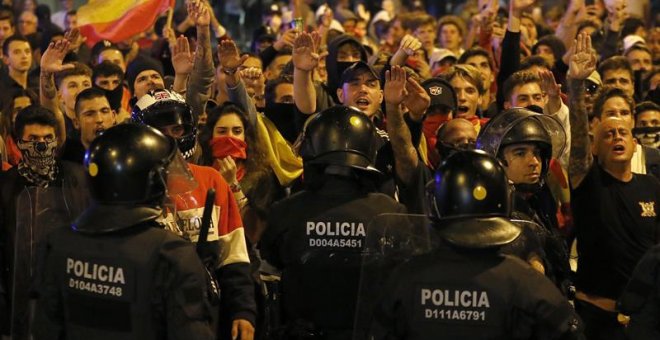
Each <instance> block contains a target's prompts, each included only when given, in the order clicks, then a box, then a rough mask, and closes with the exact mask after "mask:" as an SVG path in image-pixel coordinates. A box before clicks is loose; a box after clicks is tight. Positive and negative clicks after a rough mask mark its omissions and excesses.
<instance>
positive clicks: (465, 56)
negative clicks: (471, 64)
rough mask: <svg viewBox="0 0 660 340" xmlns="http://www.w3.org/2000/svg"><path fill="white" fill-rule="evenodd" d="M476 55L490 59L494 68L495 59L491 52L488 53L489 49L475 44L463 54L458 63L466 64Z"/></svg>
mask: <svg viewBox="0 0 660 340" xmlns="http://www.w3.org/2000/svg"><path fill="white" fill-rule="evenodd" d="M476 56H482V57H484V58H486V59H487V60H488V65H489V66H490V68H491V69H493V61H492V60H491V57H490V54H488V51H486V50H485V49H483V48H481V47H478V46H475V47H472V48H470V49H467V50H466V51H465V52H463V54H461V57H460V58H458V63H459V64H466V63H467V60H468V59H470V58H472V57H476Z"/></svg>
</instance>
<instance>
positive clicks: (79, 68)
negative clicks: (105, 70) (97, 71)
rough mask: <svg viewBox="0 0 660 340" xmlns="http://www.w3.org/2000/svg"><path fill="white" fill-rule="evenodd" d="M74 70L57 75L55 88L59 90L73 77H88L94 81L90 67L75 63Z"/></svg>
mask: <svg viewBox="0 0 660 340" xmlns="http://www.w3.org/2000/svg"><path fill="white" fill-rule="evenodd" d="M72 64H73V68H70V69H67V70H64V71H60V72H57V73H55V86H56V87H57V88H58V89H59V88H60V85H61V83H62V81H63V80H64V79H65V78H67V77H71V76H88V77H89V79H90V80H91V79H92V69H91V68H89V66H87V65H85V64H83V63H79V62H74V63H72Z"/></svg>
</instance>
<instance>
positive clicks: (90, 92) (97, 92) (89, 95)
mask: <svg viewBox="0 0 660 340" xmlns="http://www.w3.org/2000/svg"><path fill="white" fill-rule="evenodd" d="M101 97H103V98H106V96H105V92H103V90H101V89H98V88H96V87H90V88H86V89H84V90H82V91H80V93H78V95H77V96H76V106H75V112H76V117H78V116H80V112H78V109H79V108H80V103H82V102H83V101H85V100H90V99H94V98H101ZM106 99H107V98H106ZM108 103H109V102H108Z"/></svg>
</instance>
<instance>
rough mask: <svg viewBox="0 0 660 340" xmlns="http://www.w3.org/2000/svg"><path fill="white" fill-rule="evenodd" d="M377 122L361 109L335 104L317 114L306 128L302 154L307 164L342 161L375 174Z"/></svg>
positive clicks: (327, 163)
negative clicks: (375, 124) (374, 122)
mask: <svg viewBox="0 0 660 340" xmlns="http://www.w3.org/2000/svg"><path fill="white" fill-rule="evenodd" d="M378 138H379V137H378V135H377V133H376V127H375V126H374V124H373V122H372V121H371V120H370V119H369V117H367V116H366V115H365V114H364V113H362V112H361V111H359V110H357V109H354V108H351V107H347V106H341V105H338V106H333V107H331V108H329V109H326V110H324V111H323V112H321V113H319V114H317V115H316V116H315V117H314V118H312V119H311V121H309V123H308V124H307V127H306V128H305V132H304V136H303V140H302V143H301V146H300V156H302V159H303V162H304V164H305V165H306V166H307V165H341V166H347V167H351V168H354V169H358V170H363V171H367V172H369V173H373V174H380V172H379V171H378V170H377V169H376V168H374V167H373V164H374V163H375V160H376V152H377V151H378Z"/></svg>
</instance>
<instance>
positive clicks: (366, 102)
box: [355, 98, 370, 109]
mask: <svg viewBox="0 0 660 340" xmlns="http://www.w3.org/2000/svg"><path fill="white" fill-rule="evenodd" d="M369 104H370V102H369V100H367V99H365V98H359V99H358V100H356V101H355V105H356V106H357V107H358V108H360V109H363V108H367V107H369Z"/></svg>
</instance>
